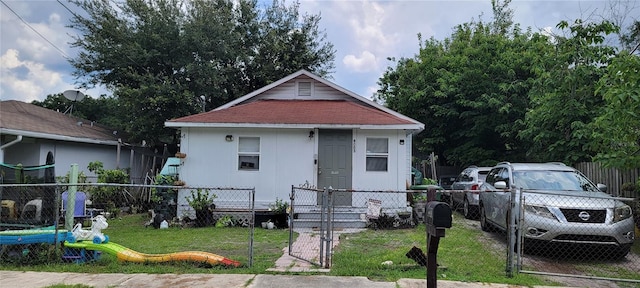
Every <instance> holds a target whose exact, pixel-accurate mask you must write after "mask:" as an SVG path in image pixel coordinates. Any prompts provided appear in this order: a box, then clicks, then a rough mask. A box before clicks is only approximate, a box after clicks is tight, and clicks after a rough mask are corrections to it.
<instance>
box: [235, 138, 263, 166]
mask: <svg viewBox="0 0 640 288" xmlns="http://www.w3.org/2000/svg"><path fill="white" fill-rule="evenodd" d="M243 140H244V141H251V140H257V141H258V143H257V144H258V145H257V146H258V147H257V151H251V150H247V151H242V150H243V147H245V148H246V146H244V145H242V142H243ZM260 142H261V141H260V137H252V136H241V137H238V158H237V159H238V163H237V164H238V165H237V168H238V171H259V170H260V158H261V157H260V150H261V149H260ZM243 157H257V161H256V162H255V163H254V162H251V161H242V158H243ZM243 163H248V164H245V165H243ZM249 164H254V166H249ZM255 164H257V165H255ZM255 166H258V167H255Z"/></svg>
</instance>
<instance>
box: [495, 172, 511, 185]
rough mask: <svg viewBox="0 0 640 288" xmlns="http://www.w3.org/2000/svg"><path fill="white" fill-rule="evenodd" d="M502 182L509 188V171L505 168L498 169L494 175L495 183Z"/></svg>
mask: <svg viewBox="0 0 640 288" xmlns="http://www.w3.org/2000/svg"><path fill="white" fill-rule="evenodd" d="M497 181H504V182H506V183H507V187H509V170H508V169H506V168H500V171H498V174H497V175H496V182H497Z"/></svg>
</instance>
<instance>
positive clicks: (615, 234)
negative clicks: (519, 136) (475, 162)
mask: <svg viewBox="0 0 640 288" xmlns="http://www.w3.org/2000/svg"><path fill="white" fill-rule="evenodd" d="M481 189H482V192H481V193H480V226H481V227H482V230H484V231H489V230H491V228H494V227H495V228H498V229H500V230H504V231H507V230H508V227H509V226H510V223H516V226H515V227H516V231H519V232H520V233H522V234H523V237H524V240H525V241H524V244H527V242H528V241H529V242H530V243H536V242H541V243H545V242H546V243H569V244H583V245H597V246H600V247H609V248H613V249H612V250H613V251H614V252H613V254H612V255H613V256H614V258H622V257H624V256H626V255H627V253H628V252H629V249H630V247H631V246H632V245H633V241H634V237H635V235H634V234H635V233H634V223H633V215H632V209H631V207H630V206H629V205H627V204H625V203H623V202H621V201H619V200H617V199H615V198H613V197H612V196H611V195H609V194H607V193H605V192H604V191H606V186H605V185H603V184H598V185H595V184H593V182H591V181H590V180H589V179H588V178H587V177H586V176H584V175H583V174H582V173H580V171H578V170H576V169H574V168H572V167H569V166H566V165H564V164H562V163H557V162H553V163H509V162H502V163H499V164H498V165H496V166H495V167H494V168H492V169H491V171H490V172H489V174H488V175H487V178H486V180H485V182H484V184H482V187H481ZM512 192H513V193H512ZM511 199H513V201H512V200H511ZM512 203H514V204H513V205H512ZM511 216H514V217H516V218H515V221H514V222H511V221H512V220H511Z"/></svg>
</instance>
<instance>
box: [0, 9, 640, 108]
mask: <svg viewBox="0 0 640 288" xmlns="http://www.w3.org/2000/svg"><path fill="white" fill-rule="evenodd" d="M1 1H2V3H0V37H1V38H0V99H1V100H11V99H15V100H21V101H25V102H31V101H33V100H39V101H42V100H44V99H45V98H46V96H47V95H49V94H55V93H62V92H63V91H65V90H69V89H77V87H76V86H75V82H76V80H75V79H74V77H73V76H72V75H71V74H72V72H73V68H72V67H71V65H70V64H69V63H68V61H67V60H66V57H68V56H70V57H73V56H75V55H76V53H77V52H78V51H74V50H72V49H71V48H70V45H69V42H70V41H71V37H70V36H69V35H75V34H77V33H76V31H74V30H71V29H69V28H67V27H66V25H67V24H68V22H69V19H70V17H71V13H70V12H69V11H68V10H67V8H65V7H64V6H62V5H61V4H60V3H58V2H57V1H56V0H20V1H18V0H1ZM60 2H62V3H64V4H65V6H67V7H68V8H69V9H71V10H73V11H76V12H79V11H80V10H79V8H77V7H75V6H74V5H73V4H70V3H67V2H66V0H60ZM288 3H290V2H288ZM612 5H613V6H615V5H622V6H618V8H615V11H628V12H627V13H624V14H626V15H627V21H630V20H632V19H639V18H640V2H636V1H633V0H631V1H604V0H592V1H585V0H565V1H551V0H537V1H518V0H513V1H512V3H511V6H510V7H511V8H512V9H513V10H514V22H516V23H520V25H521V27H522V28H526V27H531V28H532V30H533V31H540V30H543V29H548V30H549V31H554V30H555V25H556V24H557V23H558V22H560V21H561V20H568V21H573V20H575V19H577V18H581V19H590V20H594V21H597V20H599V19H601V18H602V17H603V16H608V15H610V13H611V6H612ZM7 6H8V7H9V8H10V9H9V8H8V7H7ZM300 10H301V12H303V13H309V14H318V13H320V14H321V16H322V20H321V22H320V29H322V30H324V31H325V32H326V33H327V40H328V41H329V42H331V43H333V45H334V48H335V49H336V57H335V66H336V68H335V71H334V73H333V74H332V75H331V76H332V79H330V80H331V81H333V82H334V83H336V84H338V85H340V86H342V87H344V88H345V89H348V90H350V91H353V92H355V93H357V94H359V95H361V96H364V97H367V98H371V96H372V95H373V93H374V92H375V91H376V90H377V88H378V87H377V81H378V79H379V78H380V77H381V76H382V75H383V73H384V71H385V70H386V69H387V67H389V66H390V65H393V63H391V62H389V61H387V58H388V57H395V58H401V57H413V56H414V55H415V54H416V53H417V52H418V48H419V43H418V38H417V35H418V33H421V34H422V37H423V38H424V39H426V38H429V37H435V38H436V39H444V38H446V37H449V36H450V35H451V32H452V28H453V27H454V26H455V25H457V24H462V23H465V22H469V21H470V20H472V19H479V18H481V19H482V20H485V21H490V20H491V17H492V12H491V1H490V0H466V1H457V0H451V1H444V0H442V1H434V0H413V1H412V0H404V1H372V0H368V1H360V0H342V1H334V0H301V1H300ZM16 14H17V15H16ZM21 19H22V20H21ZM23 21H24V22H23ZM25 22H26V23H28V25H27V24H25ZM34 30H35V31H34ZM36 31H37V33H36ZM81 91H82V92H84V93H85V94H87V95H89V96H91V97H98V96H99V95H101V94H107V95H111V92H110V91H108V90H106V89H104V88H96V89H92V90H89V91H86V90H81Z"/></svg>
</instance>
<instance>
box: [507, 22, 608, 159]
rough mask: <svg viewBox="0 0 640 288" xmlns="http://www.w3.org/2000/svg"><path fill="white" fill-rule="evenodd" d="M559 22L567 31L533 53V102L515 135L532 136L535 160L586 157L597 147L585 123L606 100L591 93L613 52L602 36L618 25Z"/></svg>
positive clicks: (561, 27) (559, 26) (531, 93)
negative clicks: (548, 46)
mask: <svg viewBox="0 0 640 288" xmlns="http://www.w3.org/2000/svg"><path fill="white" fill-rule="evenodd" d="M557 27H558V28H560V29H564V30H565V31H566V30H567V29H568V30H569V31H568V33H569V36H568V37H561V36H554V37H552V39H551V40H552V41H554V42H555V51H553V52H551V53H545V54H542V55H540V57H537V58H536V60H537V61H536V63H535V64H534V66H535V69H534V71H535V72H536V75H535V82H534V85H533V88H532V89H531V91H530V93H529V95H530V101H531V108H530V109H529V110H528V111H527V114H526V118H525V122H524V125H525V126H526V128H525V129H523V130H522V131H521V132H520V133H519V137H520V138H521V139H529V140H531V141H532V146H531V147H530V149H529V151H528V156H529V159H531V160H533V161H562V162H565V163H568V164H573V163H576V162H582V161H590V160H591V157H592V156H593V155H595V154H596V153H595V151H593V150H591V149H590V148H589V145H588V144H589V141H590V135H591V132H590V130H589V128H588V124H589V123H590V122H591V121H593V119H594V118H595V117H597V116H598V115H599V114H600V111H601V107H603V106H604V104H605V103H604V102H603V100H602V98H601V97H597V96H596V95H595V93H594V91H595V84H596V83H597V82H598V80H599V79H600V77H602V75H603V73H604V69H602V66H603V65H606V63H608V61H609V59H610V57H612V56H613V55H614V52H615V51H614V49H613V48H612V47H610V46H607V45H604V44H603V42H604V40H605V36H606V35H608V34H610V33H614V32H616V31H617V27H616V26H615V25H613V24H612V23H610V22H608V21H603V22H601V23H585V22H583V21H582V20H580V19H578V20H576V21H575V22H574V23H573V24H571V25H569V23H568V22H566V21H562V22H560V23H559V24H558V26H557Z"/></svg>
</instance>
